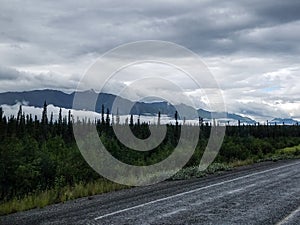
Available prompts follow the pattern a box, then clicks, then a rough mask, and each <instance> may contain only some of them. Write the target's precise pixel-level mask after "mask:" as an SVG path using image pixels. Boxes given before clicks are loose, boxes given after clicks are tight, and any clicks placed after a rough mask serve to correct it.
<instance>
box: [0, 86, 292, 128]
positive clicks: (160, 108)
mask: <svg viewBox="0 0 300 225" xmlns="http://www.w3.org/2000/svg"><path fill="white" fill-rule="evenodd" d="M75 94H76V96H79V97H81V98H82V99H85V100H86V99H87V100H89V99H97V101H96V107H95V109H88V110H93V111H96V112H98V113H100V112H101V110H102V104H103V105H104V106H105V108H108V109H109V110H110V111H111V109H112V104H113V102H114V100H115V99H116V98H117V96H116V95H114V94H109V93H100V94H99V95H98V93H96V92H95V91H94V90H86V91H78V92H71V93H69V94H68V93H65V92H63V91H59V90H53V89H43V90H31V91H20V92H12V91H10V92H2V93H0V105H3V104H6V105H14V104H16V103H18V102H21V103H25V104H26V105H28V106H34V107H43V105H44V102H45V101H46V102H47V104H52V105H54V106H57V107H61V108H67V109H72V108H74V107H72V106H73V99H74V96H75ZM96 95H97V96H96ZM118 98H119V100H120V102H121V105H122V104H125V105H128V104H133V107H132V109H131V111H130V113H131V114H134V115H157V113H158V112H160V113H161V114H165V115H168V116H169V117H172V118H174V115H175V112H176V110H177V109H178V108H180V110H181V111H183V112H187V115H188V116H187V117H188V118H186V119H195V118H189V117H192V115H190V114H189V113H188V112H189V111H190V110H191V109H192V107H191V106H187V105H184V104H180V105H176V106H174V105H171V104H169V103H168V102H164V101H162V102H142V101H138V102H133V101H131V100H129V99H125V98H122V97H118ZM85 105H86V106H87V105H88V104H84V103H83V105H82V106H79V107H77V108H74V109H78V110H87V108H85V107H84V106H85ZM118 113H119V114H120V115H122V114H128V112H125V111H124V110H123V109H122V108H120V109H118ZM197 113H198V116H199V117H201V118H205V119H212V118H215V119H223V120H228V121H229V120H235V121H238V120H239V121H240V122H241V123H247V124H254V123H256V121H255V120H253V119H251V118H249V117H245V116H241V115H238V114H235V113H228V112H221V113H219V112H210V111H207V110H204V109H197ZM277 119H278V118H277ZM295 122H297V121H295Z"/></svg>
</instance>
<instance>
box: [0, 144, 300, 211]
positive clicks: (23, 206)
mask: <svg viewBox="0 0 300 225" xmlns="http://www.w3.org/2000/svg"><path fill="white" fill-rule="evenodd" d="M293 158H300V145H298V146H294V147H287V148H284V149H279V150H277V151H276V152H275V153H273V154H268V155H265V156H264V157H263V158H253V157H252V158H249V159H246V160H243V161H241V160H233V161H232V162H229V163H213V164H212V165H210V166H209V167H208V169H207V170H206V171H198V167H196V166H195V167H189V168H184V169H182V170H181V171H179V172H178V173H177V174H175V175H174V176H173V177H172V178H171V179H170V180H178V179H190V178H193V177H203V176H206V175H208V174H212V173H216V172H219V171H224V170H229V169H232V168H233V167H238V166H243V165H249V164H253V163H256V162H261V161H267V160H272V161H277V160H281V159H293ZM125 188H129V187H128V186H125V185H120V184H116V183H113V182H110V181H108V180H105V179H99V180H96V181H94V182H91V183H87V184H83V183H79V184H75V185H74V186H66V187H63V188H61V187H57V188H54V189H51V190H46V191H42V192H36V193H31V194H28V195H26V196H24V197H23V198H14V199H12V200H9V201H7V202H3V203H1V205H0V215H5V214H10V213H14V212H18V211H25V210H29V209H33V208H43V207H45V206H47V205H51V204H55V203H60V202H66V201H68V200H73V199H77V198H81V197H86V196H92V195H96V194H102V193H106V192H111V191H116V190H120V189H125Z"/></svg>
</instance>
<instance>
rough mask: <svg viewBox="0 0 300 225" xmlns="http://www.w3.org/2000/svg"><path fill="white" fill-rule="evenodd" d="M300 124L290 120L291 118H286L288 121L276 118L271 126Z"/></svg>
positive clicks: (271, 122)
mask: <svg viewBox="0 0 300 225" xmlns="http://www.w3.org/2000/svg"><path fill="white" fill-rule="evenodd" d="M299 123H300V122H299V121H297V120H294V119H290V118H286V119H282V118H275V119H273V120H271V121H270V124H271V125H275V124H277V125H283V124H284V125H295V124H299Z"/></svg>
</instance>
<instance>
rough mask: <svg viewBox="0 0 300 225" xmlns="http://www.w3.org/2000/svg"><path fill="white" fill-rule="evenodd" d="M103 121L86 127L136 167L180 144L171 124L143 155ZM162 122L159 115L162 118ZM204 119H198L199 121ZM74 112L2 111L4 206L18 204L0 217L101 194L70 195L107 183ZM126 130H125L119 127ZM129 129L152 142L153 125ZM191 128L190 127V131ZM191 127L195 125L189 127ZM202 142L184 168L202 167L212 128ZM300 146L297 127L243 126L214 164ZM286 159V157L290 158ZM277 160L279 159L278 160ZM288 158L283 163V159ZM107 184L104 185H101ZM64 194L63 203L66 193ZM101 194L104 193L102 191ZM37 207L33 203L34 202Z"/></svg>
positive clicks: (230, 129) (0, 189) (203, 130)
mask: <svg viewBox="0 0 300 225" xmlns="http://www.w3.org/2000/svg"><path fill="white" fill-rule="evenodd" d="M102 108H103V110H102V116H101V118H98V119H96V120H95V121H92V122H91V121H82V122H81V123H83V124H84V125H86V126H95V125H96V127H97V131H98V133H99V137H100V139H101V140H102V142H103V143H104V145H105V147H106V148H107V149H108V150H109V151H110V153H111V154H112V155H113V156H114V157H116V158H117V159H119V160H121V161H123V162H125V163H128V164H131V165H151V164H154V163H156V162H159V161H161V160H163V159H165V158H166V157H167V156H168V155H169V154H171V153H172V151H173V150H174V148H175V147H176V145H177V143H178V138H179V136H180V129H181V126H182V125H180V124H179V123H178V122H177V115H175V118H176V123H175V124H167V125H166V126H167V134H166V136H165V138H164V140H163V142H162V143H161V144H160V145H159V146H158V147H157V148H155V149H154V150H152V151H149V152H139V151H135V150H131V149H128V148H127V147H125V146H124V145H123V144H122V143H121V142H120V141H119V140H118V139H117V138H116V136H115V135H114V131H113V128H112V123H115V122H118V121H117V118H116V119H114V118H113V117H112V116H111V115H110V113H109V109H107V110H106V112H105V114H104V106H103V107H102ZM158 116H160V113H158ZM200 120H201V118H200V119H199V121H200ZM73 125H74V121H73V119H72V115H71V111H69V113H68V115H62V111H61V110H60V112H59V117H58V119H57V120H54V119H53V116H52V114H51V116H50V118H48V117H47V104H46V103H45V104H44V109H43V113H42V117H41V120H38V118H37V116H33V115H25V113H23V112H22V106H20V109H19V112H18V114H17V116H13V115H12V116H10V117H6V116H4V112H3V110H2V108H0V203H1V205H5V204H6V205H7V203H11V202H14V204H15V205H12V204H11V205H10V206H9V207H8V208H9V209H7V208H5V209H4V208H1V207H0V208H1V211H2V212H1V214H5V213H10V212H14V211H18V210H22V209H28V208H33V207H40V205H39V204H35V203H30V204H29V203H28V204H29V206H25V207H23V208H22V207H21V209H20V207H19V208H18V207H17V206H16V204H17V203H16V202H22V200H24V199H26V198H28V196H36V198H39V197H38V196H40V194H41V193H45V192H47V191H48V192H49V191H51V190H56V191H55V196H54V197H52V199H51V200H49V201H48V202H46V203H44V204H42V205H41V207H42V206H44V205H46V204H51V203H55V202H60V201H64V200H68V199H73V198H75V197H81V195H83V196H84V195H90V194H97V193H98V192H99V191H98V192H97V191H96V192H86V193H84V194H81V193H79V194H77V195H76V194H74V193H73V194H72V195H71V194H70V195H68V196H67V194H65V193H66V190H69V192H71V191H72V190H73V189H72V188H74V187H78V185H81V186H82V188H83V189H84V188H86V187H87V185H89V184H90V183H93V184H95V185H98V186H99V183H95V181H99V182H100V184H101V185H102V183H103V182H108V181H107V180H105V179H104V178H103V177H101V176H100V175H99V174H97V173H96V172H95V171H94V170H93V169H92V168H90V167H89V165H88V164H87V162H86V161H85V160H84V158H83V157H82V155H81V153H80V151H79V150H78V147H77V145H76V142H75V139H74V135H73V129H72V126H73ZM120 126H125V125H120ZM129 126H130V129H131V130H132V132H133V133H134V134H135V135H136V136H137V137H139V138H141V139H144V138H147V137H148V136H149V124H147V123H141V122H140V121H139V120H137V121H133V117H132V116H131V117H130V119H129ZM187 126H188V125H187ZM190 126H191V125H190ZM199 129H200V134H199V141H198V144H197V147H196V150H195V153H194V155H193V156H192V158H191V159H190V160H189V162H188V163H187V164H186V166H185V168H190V167H195V166H197V165H199V162H200V159H201V155H202V154H203V152H204V150H205V147H206V145H207V141H208V137H209V135H210V130H211V126H210V125H209V124H207V123H199ZM299 144H300V126H299V125H296V124H295V125H293V126H287V125H277V124H275V125H272V126H270V125H268V124H267V125H260V124H256V125H241V124H240V123H239V125H237V126H227V127H226V135H225V139H224V142H223V145H222V147H221V149H220V152H219V154H218V156H217V157H216V159H215V163H219V164H229V163H233V162H236V161H245V160H249V159H251V160H252V161H253V162H256V161H259V160H263V159H266V158H270V157H273V158H274V157H275V156H278V158H280V154H282V155H284V154H285V152H283V151H281V152H280V151H279V150H282V149H284V148H287V147H294V146H298V145H299ZM287 154H288V157H291V158H292V157H299V156H300V147H299V148H298V147H297V148H295V149H294V151H290V152H289V153H287ZM285 157H286V155H285ZM275 158H276V157H275ZM283 158H284V157H283ZM101 182H102V183H101ZM119 188H125V187H123V186H121V185H120V186H118V185H117V184H111V183H110V185H109V187H107V188H106V189H105V191H110V189H111V190H115V189H119ZM62 192H63V193H64V194H65V196H67V197H63V196H62V194H61V193H62ZM100 192H101V191H100ZM32 201H34V200H32Z"/></svg>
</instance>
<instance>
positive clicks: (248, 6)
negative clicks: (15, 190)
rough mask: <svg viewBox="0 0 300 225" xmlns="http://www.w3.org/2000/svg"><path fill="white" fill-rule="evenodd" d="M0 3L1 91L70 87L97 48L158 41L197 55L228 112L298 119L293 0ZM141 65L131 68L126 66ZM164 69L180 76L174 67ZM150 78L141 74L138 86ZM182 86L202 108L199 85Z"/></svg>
mask: <svg viewBox="0 0 300 225" xmlns="http://www.w3.org/2000/svg"><path fill="white" fill-rule="evenodd" d="M0 5H1V7H0V59H1V60H0V92H6V91H24V90H34V89H45V88H51V89H57V90H62V91H65V92H72V91H74V90H76V88H77V86H78V83H79V81H80V80H81V78H82V77H83V75H84V73H85V72H86V71H87V69H88V68H89V67H90V66H91V65H92V64H93V63H94V62H95V61H96V60H97V58H98V57H100V56H102V55H103V54H104V53H105V52H107V51H109V50H111V49H113V48H115V47H117V46H119V45H123V44H126V43H129V42H135V41H141V40H162V41H168V42H174V43H176V44H178V45H181V46H184V47H185V48H187V49H189V50H191V51H193V52H195V53H196V54H198V55H199V57H200V58H201V60H202V61H203V62H204V64H205V65H206V66H207V68H208V69H209V70H210V72H211V73H212V74H213V76H214V77H215V80H216V81H217V82H218V84H219V88H220V90H221V91H222V94H223V96H224V101H225V104H226V108H227V110H228V111H229V112H234V113H239V114H242V115H246V116H250V117H252V118H254V119H259V118H262V119H267V118H271V117H282V118H285V117H292V118H295V119H300V82H299V76H300V63H299V62H300V44H299V40H300V13H299V12H300V1H298V0H288V1H282V0H265V1H258V0H251V1H250V0H249V1H243V0H238V1H233V0H229V1H217V0H212V1H208V0H203V1H194V0H191V1H181V0H178V1H137V0H136V1H125V2H124V1H121V0H116V1H108V0H107V1H103V0H100V1H92V0H90V1H78V2H75V1H71V0H62V1H57V2H55V1H47V0H46V1H37V0H28V1H16V0H0ZM149 51H151V49H149ZM139 66H140V67H142V70H139V69H141V68H140V67H139ZM147 66H149V65H146V64H144V65H143V64H141V65H138V66H136V67H132V68H131V69H132V74H133V73H136V74H138V73H142V72H141V71H147V68H148V67H147ZM134 68H136V69H135V70H134V71H133V69H134ZM158 68H159V67H158ZM154 71H155V69H154ZM161 71H162V70H161ZM161 71H160V72H161ZM168 71H169V70H166V71H165V73H167V72H168ZM123 72H124V73H125V74H126V72H127V74H128V72H130V69H128V70H127V71H123ZM169 72H170V71H169ZM173 72H174V71H173ZM169 75H170V74H169ZM135 76H136V75H135ZM135 76H133V77H135ZM170 76H173V78H170V79H172V80H173V81H176V82H177V83H179V84H185V82H186V77H185V76H181V75H180V73H172V75H170ZM123 78H124V76H123ZM127 78H128V77H127ZM128 82H129V81H128V79H115V80H111V82H110V83H109V84H108V85H107V89H106V90H107V91H108V92H111V93H114V92H115V91H116V90H117V89H120V87H126V85H128ZM129 83H130V82H129ZM155 85H158V84H157V82H156V83H155V82H153V83H152V84H151V82H148V83H147V84H144V86H143V90H145V91H146V90H150V89H151V88H153V86H155ZM187 85H188V84H187ZM89 88H90V87H88V86H87V87H86V89H89ZM203 88H205V87H203ZM157 89H159V88H157ZM162 89H163V87H162ZM183 89H184V92H185V93H187V94H188V95H189V96H190V98H192V99H193V100H194V102H195V104H196V105H197V106H198V107H203V108H205V107H207V103H206V102H205V99H204V96H203V95H202V94H201V93H202V91H201V90H199V89H197V88H193V85H191V86H184V87H183ZM146 93H147V92H146ZM169 93H170V94H171V95H172V94H173V92H172V90H169ZM144 94H145V93H144ZM175 94H176V92H175V91H174V95H175ZM177 95H178V94H177ZM133 97H134V96H133Z"/></svg>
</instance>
